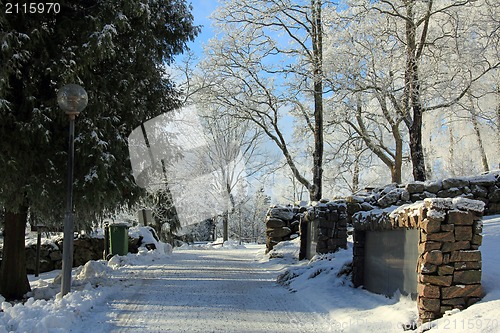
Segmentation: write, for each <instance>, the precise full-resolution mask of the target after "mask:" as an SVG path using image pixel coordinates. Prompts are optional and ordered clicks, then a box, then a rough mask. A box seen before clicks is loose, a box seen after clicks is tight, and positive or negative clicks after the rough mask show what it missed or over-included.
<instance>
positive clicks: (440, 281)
mask: <svg viewBox="0 0 500 333" xmlns="http://www.w3.org/2000/svg"><path fill="white" fill-rule="evenodd" d="M452 280H453V276H451V275H443V276H440V275H423V274H421V275H419V281H420V282H421V283H428V284H432V285H435V286H443V287H448V286H451V282H452Z"/></svg>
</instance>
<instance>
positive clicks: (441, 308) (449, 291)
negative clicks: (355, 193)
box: [353, 198, 485, 323]
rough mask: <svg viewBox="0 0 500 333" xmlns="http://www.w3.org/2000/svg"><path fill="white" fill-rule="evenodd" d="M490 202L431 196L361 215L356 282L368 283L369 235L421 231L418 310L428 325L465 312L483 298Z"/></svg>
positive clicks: (356, 240) (357, 232) (356, 219)
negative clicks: (451, 312) (484, 236)
mask: <svg viewBox="0 0 500 333" xmlns="http://www.w3.org/2000/svg"><path fill="white" fill-rule="evenodd" d="M484 206H485V203H484V202H483V201H478V200H470V199H467V198H454V199H452V198H427V199H425V200H424V201H422V202H418V203H415V204H411V205H404V206H402V207H400V208H397V209H395V210H394V209H393V210H392V211H391V210H390V209H386V210H379V211H378V212H375V211H373V212H369V213H366V212H364V213H358V214H355V216H354V217H353V219H354V227H355V233H354V251H353V253H354V260H353V283H354V284H355V286H359V285H361V284H362V283H363V280H364V276H363V266H364V244H363V242H364V238H365V233H366V232H367V231H376V230H390V229H401V228H406V229H419V243H418V244H419V245H418V254H419V259H418V263H416V272H415V274H418V287H417V291H418V296H417V297H418V298H417V306H418V310H419V318H420V321H421V322H422V323H424V322H428V321H430V320H433V319H436V318H439V317H441V316H442V315H443V314H444V313H445V312H446V311H448V310H452V309H464V308H466V307H468V306H470V305H471V304H474V303H475V302H477V301H479V300H480V299H481V297H482V296H483V290H482V287H481V272H482V270H481V268H482V261H481V252H480V251H479V247H480V245H481V243H482V236H481V232H482V222H481V218H482V215H483V211H484Z"/></svg>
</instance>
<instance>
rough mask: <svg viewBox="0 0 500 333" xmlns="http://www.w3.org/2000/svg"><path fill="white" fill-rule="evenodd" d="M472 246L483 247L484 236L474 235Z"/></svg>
mask: <svg viewBox="0 0 500 333" xmlns="http://www.w3.org/2000/svg"><path fill="white" fill-rule="evenodd" d="M471 243H472V244H474V245H481V244H483V236H481V235H478V234H474V236H472V242H471Z"/></svg>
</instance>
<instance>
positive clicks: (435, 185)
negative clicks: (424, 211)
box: [425, 182, 443, 193]
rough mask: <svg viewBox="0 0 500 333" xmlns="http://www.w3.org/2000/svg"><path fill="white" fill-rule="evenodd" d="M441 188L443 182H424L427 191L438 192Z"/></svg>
mask: <svg viewBox="0 0 500 333" xmlns="http://www.w3.org/2000/svg"><path fill="white" fill-rule="evenodd" d="M442 189H443V183H442V182H428V183H425V190H426V191H427V192H431V193H438V192H439V191H440V190H442Z"/></svg>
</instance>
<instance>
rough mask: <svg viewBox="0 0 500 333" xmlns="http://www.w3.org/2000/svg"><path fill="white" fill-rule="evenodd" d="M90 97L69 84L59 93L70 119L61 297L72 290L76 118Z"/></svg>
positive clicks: (78, 87) (80, 89) (59, 100)
mask: <svg viewBox="0 0 500 333" xmlns="http://www.w3.org/2000/svg"><path fill="white" fill-rule="evenodd" d="M87 103H88V96H87V92H86V91H85V89H83V87H81V86H79V85H77V84H68V85H65V86H64V87H62V88H61V89H60V90H59V92H58V93H57V104H59V107H60V108H61V109H62V110H63V111H64V112H66V114H67V115H68V117H69V144H68V178H67V184H66V188H67V191H66V214H65V215H64V239H63V262H62V282H61V297H62V296H64V295H66V294H67V293H68V292H69V291H70V289H71V269H72V268H73V237H74V236H73V168H74V151H75V118H76V116H78V115H79V114H80V112H81V111H83V109H85V107H86V106H87Z"/></svg>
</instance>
